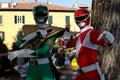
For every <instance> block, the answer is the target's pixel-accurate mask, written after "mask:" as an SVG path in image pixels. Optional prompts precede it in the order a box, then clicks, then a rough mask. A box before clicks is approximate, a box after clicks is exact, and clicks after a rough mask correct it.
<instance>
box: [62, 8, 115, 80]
mask: <svg viewBox="0 0 120 80" xmlns="http://www.w3.org/2000/svg"><path fill="white" fill-rule="evenodd" d="M74 18H75V22H76V24H77V26H78V27H79V28H80V33H79V34H78V36H76V37H75V38H73V39H70V35H69V34H68V33H69V32H67V31H65V33H64V35H63V38H64V41H63V42H62V46H64V48H69V47H75V46H76V54H77V62H78V65H79V69H78V71H79V72H80V74H79V75H78V76H77V77H76V78H75V80H104V75H103V74H102V72H101V70H100V67H99V64H98V58H97V54H96V51H97V49H98V46H99V45H100V46H103V47H111V46H112V45H113V43H114V36H113V35H112V34H111V33H110V32H108V31H103V32H102V33H101V32H100V31H99V30H94V29H93V27H91V26H90V25H89V23H90V13H89V11H87V10H85V9H78V10H76V11H75V13H74ZM68 28H69V27H68Z"/></svg>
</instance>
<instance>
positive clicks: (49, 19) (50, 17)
mask: <svg viewBox="0 0 120 80" xmlns="http://www.w3.org/2000/svg"><path fill="white" fill-rule="evenodd" d="M48 24H53V21H52V16H48Z"/></svg>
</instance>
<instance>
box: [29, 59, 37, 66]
mask: <svg viewBox="0 0 120 80" xmlns="http://www.w3.org/2000/svg"><path fill="white" fill-rule="evenodd" d="M30 64H31V65H38V61H37V60H35V59H30Z"/></svg>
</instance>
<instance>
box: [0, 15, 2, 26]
mask: <svg viewBox="0 0 120 80" xmlns="http://www.w3.org/2000/svg"><path fill="white" fill-rule="evenodd" d="M0 24H2V16H0Z"/></svg>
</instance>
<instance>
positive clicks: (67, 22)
mask: <svg viewBox="0 0 120 80" xmlns="http://www.w3.org/2000/svg"><path fill="white" fill-rule="evenodd" d="M65 22H66V24H70V16H65Z"/></svg>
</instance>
